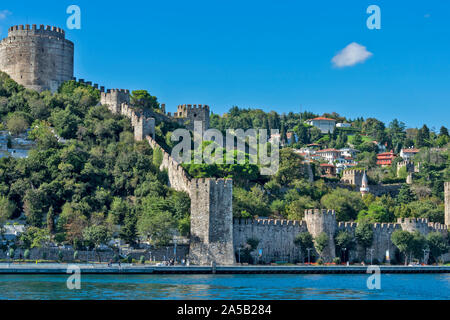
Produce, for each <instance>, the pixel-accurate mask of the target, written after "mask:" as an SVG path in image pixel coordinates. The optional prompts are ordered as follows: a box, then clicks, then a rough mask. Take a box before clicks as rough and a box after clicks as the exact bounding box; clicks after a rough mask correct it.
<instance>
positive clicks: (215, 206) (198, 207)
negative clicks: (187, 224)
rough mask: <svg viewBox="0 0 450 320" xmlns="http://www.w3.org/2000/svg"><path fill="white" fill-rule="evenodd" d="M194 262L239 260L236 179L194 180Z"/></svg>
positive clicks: (192, 221) (229, 261) (192, 212)
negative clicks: (234, 200) (234, 205)
mask: <svg viewBox="0 0 450 320" xmlns="http://www.w3.org/2000/svg"><path fill="white" fill-rule="evenodd" d="M190 196H191V239H190V251H189V258H190V260H191V262H192V263H193V264H200V265H205V264H210V263H212V262H215V263H217V264H221V265H232V264H234V263H235V256H234V247H233V221H232V220H233V212H232V196H233V181H232V180H231V179H193V180H192V181H191V183H190Z"/></svg>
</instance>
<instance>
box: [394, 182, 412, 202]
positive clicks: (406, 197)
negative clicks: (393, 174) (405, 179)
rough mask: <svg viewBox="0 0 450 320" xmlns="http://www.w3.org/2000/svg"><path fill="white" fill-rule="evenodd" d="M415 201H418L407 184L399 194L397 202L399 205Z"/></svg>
mask: <svg viewBox="0 0 450 320" xmlns="http://www.w3.org/2000/svg"><path fill="white" fill-rule="evenodd" d="M414 200H416V197H415V195H414V194H413V193H412V191H411V189H410V187H409V186H408V185H407V184H403V185H402V187H401V188H400V191H399V193H398V196H397V202H398V203H399V204H402V203H410V202H412V201H414Z"/></svg>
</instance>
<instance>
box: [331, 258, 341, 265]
mask: <svg viewBox="0 0 450 320" xmlns="http://www.w3.org/2000/svg"><path fill="white" fill-rule="evenodd" d="M333 262H334V263H335V264H341V258H339V257H336V258H334V259H333Z"/></svg>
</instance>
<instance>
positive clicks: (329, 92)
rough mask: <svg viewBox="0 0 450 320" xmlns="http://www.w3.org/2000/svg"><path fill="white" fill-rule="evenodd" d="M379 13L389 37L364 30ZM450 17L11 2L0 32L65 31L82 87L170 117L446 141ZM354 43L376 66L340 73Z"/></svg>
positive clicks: (392, 4)
mask: <svg viewBox="0 0 450 320" xmlns="http://www.w3.org/2000/svg"><path fill="white" fill-rule="evenodd" d="M24 4H26V5H24ZM71 4H76V5H78V6H79V7H80V8H81V13H82V17H81V23H82V26H81V27H82V28H81V30H67V27H66V20H67V17H68V15H67V14H66V8H67V7H68V6H69V5H71ZM371 4H376V5H378V6H379V7H380V8H381V30H369V29H368V28H367V26H366V20H367V18H368V17H369V15H368V14H367V13H366V9H367V7H368V6H369V5H371ZM5 10H6V11H5ZM449 13H450V2H449V1H441V0H428V1H426V2H424V1H415V0H414V1H413V0H410V1H406V0H405V1H402V0H397V1H392V0H391V1H379V0H378V1H375V0H372V1H364V0H347V1H324V0H322V1H299V0H296V1H291V0H282V1H280V0H279V1H264V0H259V1H252V0H241V1H235V0H227V1H219V0H209V1H196V0H190V1H153V0H147V1H123V2H119V1H117V2H112V1H98V0H96V1H92V0H91V1H80V0H72V1H61V0H59V1H9V2H5V1H3V3H2V5H1V7H0V28H1V30H0V32H1V36H2V38H3V37H5V36H6V33H7V28H8V27H9V26H10V25H16V24H26V23H29V24H33V23H35V24H49V25H55V26H60V27H63V28H64V29H66V33H67V38H68V39H70V40H72V41H73V42H75V51H76V53H75V76H76V77H77V78H84V79H87V80H91V81H93V82H96V83H99V84H102V85H105V86H106V87H107V88H124V89H132V90H133V89H147V90H148V91H149V92H150V93H151V94H152V95H156V96H157V97H158V99H159V101H160V102H161V103H166V108H167V110H168V111H174V110H175V109H176V106H177V105H178V104H184V103H186V104H209V105H210V106H211V108H212V110H213V112H215V113H223V112H225V111H227V110H228V109H229V108H230V107H231V106H233V105H237V106H239V107H244V108H249V107H250V108H261V109H263V110H266V111H270V110H275V111H277V112H280V113H282V112H289V111H294V112H298V111H300V110H302V111H304V110H309V111H313V112H316V113H319V114H322V113H324V112H333V111H335V112H338V113H339V114H341V115H344V116H347V117H350V118H355V117H358V116H363V117H365V118H367V117H376V118H379V119H381V120H383V121H387V122H388V121H390V120H392V119H394V118H398V119H400V120H402V121H404V122H406V124H407V125H408V126H410V127H417V126H422V125H423V124H424V123H426V124H427V125H428V126H429V127H435V128H436V129H437V130H438V129H439V127H440V126H441V125H445V126H447V127H450V120H449V119H450V63H449V62H450V41H449V39H450V25H449V24H448V15H449ZM351 43H356V44H357V45H359V46H362V47H365V50H366V51H368V52H370V53H371V55H370V56H369V57H368V58H367V59H366V60H365V61H364V62H362V63H358V64H356V65H354V66H347V67H336V66H334V65H333V63H332V59H333V57H335V56H336V55H337V54H338V53H339V52H340V51H341V50H343V49H344V48H345V47H347V46H348V45H349V44H351ZM363 51H364V50H363Z"/></svg>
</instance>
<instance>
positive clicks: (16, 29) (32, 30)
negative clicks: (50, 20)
mask: <svg viewBox="0 0 450 320" xmlns="http://www.w3.org/2000/svg"><path fill="white" fill-rule="evenodd" d="M65 35H66V32H65V31H64V29H62V28H59V27H54V26H44V25H43V24H41V25H39V27H38V26H37V25H36V24H33V25H31V26H30V25H29V24H26V25H23V24H22V25H17V26H12V27H10V28H9V29H8V36H9V37H17V36H28V37H29V36H47V37H55V38H60V39H65Z"/></svg>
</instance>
